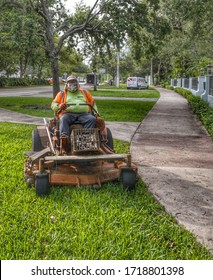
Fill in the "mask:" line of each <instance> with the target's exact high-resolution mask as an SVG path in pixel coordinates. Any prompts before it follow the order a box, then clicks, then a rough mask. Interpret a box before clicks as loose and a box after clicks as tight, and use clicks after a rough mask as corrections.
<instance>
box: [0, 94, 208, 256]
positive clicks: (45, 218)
mask: <svg viewBox="0 0 213 280" xmlns="http://www.w3.org/2000/svg"><path fill="white" fill-rule="evenodd" d="M50 103H51V99H48V98H27V97H26V98H12V97H11V98H0V107H3V108H7V109H11V110H15V111H19V112H24V113H27V114H32V115H37V116H47V117H48V116H52V111H51V110H50V109H49V110H47V107H48V108H49V106H50ZM97 104H98V107H99V110H100V112H101V114H102V115H103V116H104V117H105V118H106V120H114V121H115V120H120V121H141V120H142V119H143V117H144V116H145V115H146V114H147V112H148V111H149V110H150V109H151V108H152V106H153V105H154V102H138V101H137V102H136V101H131V102H130V101H118V102H117V101H110V102H108V101H100V102H99V100H98V102H97ZM30 106H31V107H30ZM35 106H37V108H35ZM32 107H33V109H32ZM114 111H115V112H114ZM34 128H35V126H33V125H23V124H14V123H13V124H12V123H1V122H0V147H1V158H0V199H1V209H2V212H1V221H0V223H1V227H0V230H1V235H0V248H1V249H0V257H1V259H18V260H22V259H23V260H24V259H55V260H57V259H62V260H64V259H77V260H80V259H91V260H98V259H100V260H107V259H112V260H119V259H124V260H125V259H130V260H134V259H141V260H142V259H145V260H164V259H173V260H177V259H185V260H189V259H190V260H191V259H197V260H201V259H204V260H207V259H211V260H212V259H213V256H212V255H211V254H210V253H209V252H208V250H206V249H205V248H204V247H203V246H201V245H200V243H198V242H197V241H196V239H195V237H194V236H193V235H192V234H191V233H190V232H189V231H187V230H185V229H184V228H183V227H182V226H180V225H178V224H177V223H176V221H175V220H174V218H173V217H172V216H171V215H169V214H168V213H166V212H165V210H164V208H163V207H162V206H161V205H160V204H159V203H158V202H157V201H156V199H155V198H154V197H153V195H152V194H151V193H149V191H148V188H147V186H146V185H145V184H144V183H143V182H142V180H139V181H138V182H137V185H136V189H135V190H134V191H132V192H126V191H124V190H123V188H122V185H121V184H120V183H119V182H118V183H106V184H104V185H103V187H102V188H101V189H100V190H96V189H93V188H88V187H82V188H80V189H79V188H77V187H76V186H54V187H52V188H51V192H50V194H49V195H48V196H46V197H36V195H35V190H34V188H28V187H27V185H26V183H25V181H24V179H23V166H24V159H25V155H24V151H28V150H31V133H32V130H33V129H34ZM114 148H115V151H116V152H117V153H127V152H128V151H129V144H128V143H126V142H122V141H119V140H115V141H114Z"/></svg>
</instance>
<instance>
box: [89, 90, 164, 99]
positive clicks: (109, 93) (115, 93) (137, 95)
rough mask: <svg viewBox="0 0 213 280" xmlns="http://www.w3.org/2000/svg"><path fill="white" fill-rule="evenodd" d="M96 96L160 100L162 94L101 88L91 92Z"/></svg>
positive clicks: (153, 91)
mask: <svg viewBox="0 0 213 280" xmlns="http://www.w3.org/2000/svg"><path fill="white" fill-rule="evenodd" d="M90 92H91V93H92V95H93V96H94V98H95V96H109V97H134V98H159V97H160V94H159V92H157V91H156V90H154V89H153V90H152V89H148V90H147V89H142V90H126V89H122V88H121V89H115V88H103V89H102V88H99V89H98V91H94V90H90Z"/></svg>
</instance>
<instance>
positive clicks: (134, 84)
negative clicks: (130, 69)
mask: <svg viewBox="0 0 213 280" xmlns="http://www.w3.org/2000/svg"><path fill="white" fill-rule="evenodd" d="M126 87H127V89H142V88H148V87H149V86H148V83H147V81H146V79H145V78H142V77H128V78H127V85H126Z"/></svg>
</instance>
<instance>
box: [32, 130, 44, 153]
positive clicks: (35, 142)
mask: <svg viewBox="0 0 213 280" xmlns="http://www.w3.org/2000/svg"><path fill="white" fill-rule="evenodd" d="M43 149H44V147H43V145H42V143H41V137H40V135H39V132H38V129H34V130H33V131H32V151H33V152H39V151H41V150H43Z"/></svg>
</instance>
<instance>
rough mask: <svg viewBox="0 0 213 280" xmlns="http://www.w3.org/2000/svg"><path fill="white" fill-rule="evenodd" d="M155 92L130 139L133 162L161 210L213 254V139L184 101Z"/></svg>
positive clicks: (165, 93)
mask: <svg viewBox="0 0 213 280" xmlns="http://www.w3.org/2000/svg"><path fill="white" fill-rule="evenodd" d="M158 90H159V91H160V93H161V97H160V99H159V100H158V102H157V103H156V105H155V106H154V107H153V109H152V110H151V111H150V112H149V114H148V115H147V117H146V118H145V120H144V121H143V122H142V123H141V124H140V126H139V127H138V129H137V131H136V133H135V134H134V137H133V139H132V142H131V154H132V160H133V161H134V162H135V163H136V164H137V165H138V168H139V175H140V177H141V178H142V180H143V181H144V182H145V183H146V184H147V185H148V186H149V190H150V191H151V192H152V193H153V194H154V196H155V197H156V198H157V200H158V201H159V202H160V203H161V204H162V205H163V206H164V207H165V210H166V211H168V212H170V213H171V214H172V215H173V216H174V217H175V218H176V220H177V221H178V222H179V223H180V224H182V225H184V226H185V227H186V228H187V229H188V230H190V231H191V232H193V233H194V235H195V236H196V237H197V239H198V240H199V241H200V242H201V243H202V244H203V245H205V246H206V247H207V248H208V249H209V250H210V251H211V252H212V253H213V141H212V140H211V138H210V136H209V135H208V134H207V132H206V131H205V129H204V128H203V126H202V125H201V123H200V122H199V121H198V120H197V119H196V117H195V116H194V115H193V113H192V111H191V110H190V108H189V106H188V104H187V101H186V99H185V98H183V97H182V96H180V95H179V94H177V93H175V92H173V91H170V90H166V89H161V88H158Z"/></svg>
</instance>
